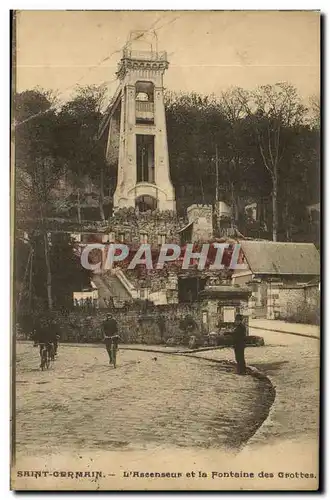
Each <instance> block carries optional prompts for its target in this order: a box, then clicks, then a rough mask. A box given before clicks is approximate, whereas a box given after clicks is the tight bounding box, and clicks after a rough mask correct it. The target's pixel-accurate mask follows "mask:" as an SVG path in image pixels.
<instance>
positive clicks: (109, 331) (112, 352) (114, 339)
mask: <svg viewBox="0 0 330 500" xmlns="http://www.w3.org/2000/svg"><path fill="white" fill-rule="evenodd" d="M117 332H118V325H117V321H116V320H115V319H114V318H113V317H112V314H110V313H108V314H107V316H106V320H105V321H104V322H103V336H104V343H105V347H106V350H107V353H108V355H109V364H110V365H111V364H112V363H114V365H115V361H116V354H117V350H118V342H119V336H118V335H117Z"/></svg>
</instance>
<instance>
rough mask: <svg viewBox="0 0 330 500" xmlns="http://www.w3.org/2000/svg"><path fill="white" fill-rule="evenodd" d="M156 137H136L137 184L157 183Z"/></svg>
mask: <svg viewBox="0 0 330 500" xmlns="http://www.w3.org/2000/svg"><path fill="white" fill-rule="evenodd" d="M154 143H155V136H153V135H140V134H138V135H137V136H136V168H137V176H136V177H137V182H151V183H154V182H155V158H154V157H155V154H154V149H155V147H154Z"/></svg>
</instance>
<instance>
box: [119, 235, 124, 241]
mask: <svg viewBox="0 0 330 500" xmlns="http://www.w3.org/2000/svg"><path fill="white" fill-rule="evenodd" d="M119 241H120V243H124V241H125V233H119Z"/></svg>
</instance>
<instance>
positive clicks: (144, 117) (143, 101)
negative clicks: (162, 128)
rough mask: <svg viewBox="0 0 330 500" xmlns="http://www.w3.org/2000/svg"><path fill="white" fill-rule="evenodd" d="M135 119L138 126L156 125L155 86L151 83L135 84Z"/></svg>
mask: <svg viewBox="0 0 330 500" xmlns="http://www.w3.org/2000/svg"><path fill="white" fill-rule="evenodd" d="M135 119H136V123H137V124H139V123H141V124H143V123H145V124H153V123H154V84H153V83H151V82H136V84H135Z"/></svg>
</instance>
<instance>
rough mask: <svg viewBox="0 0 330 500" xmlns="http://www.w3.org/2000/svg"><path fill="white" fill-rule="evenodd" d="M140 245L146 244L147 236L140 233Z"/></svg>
mask: <svg viewBox="0 0 330 500" xmlns="http://www.w3.org/2000/svg"><path fill="white" fill-rule="evenodd" d="M140 243H148V235H147V233H141V235H140Z"/></svg>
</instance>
